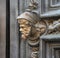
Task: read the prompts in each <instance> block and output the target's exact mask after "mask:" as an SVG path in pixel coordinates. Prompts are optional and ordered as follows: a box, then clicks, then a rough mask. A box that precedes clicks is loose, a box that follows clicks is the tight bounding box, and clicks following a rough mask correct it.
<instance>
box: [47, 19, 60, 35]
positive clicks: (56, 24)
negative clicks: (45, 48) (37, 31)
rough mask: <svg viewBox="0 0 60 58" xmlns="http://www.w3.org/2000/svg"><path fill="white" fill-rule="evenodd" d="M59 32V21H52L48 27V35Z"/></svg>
mask: <svg viewBox="0 0 60 58" xmlns="http://www.w3.org/2000/svg"><path fill="white" fill-rule="evenodd" d="M59 32H60V19H58V20H55V21H53V22H52V23H51V24H50V25H49V26H48V34H53V33H54V34H56V33H59Z"/></svg>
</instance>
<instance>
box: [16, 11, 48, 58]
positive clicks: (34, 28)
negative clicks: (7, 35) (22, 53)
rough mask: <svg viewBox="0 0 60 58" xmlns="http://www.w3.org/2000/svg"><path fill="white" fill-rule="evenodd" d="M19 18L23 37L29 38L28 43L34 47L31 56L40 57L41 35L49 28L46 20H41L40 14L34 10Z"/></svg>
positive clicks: (33, 57) (32, 57)
mask: <svg viewBox="0 0 60 58" xmlns="http://www.w3.org/2000/svg"><path fill="white" fill-rule="evenodd" d="M17 19H18V23H19V26H20V31H21V37H22V38H23V39H25V40H27V43H28V45H29V46H30V47H31V48H32V54H31V58H38V51H39V46H40V45H39V43H40V36H41V35H42V34H44V33H45V32H46V30H47V24H46V22H45V21H44V20H40V17H39V15H37V13H34V12H24V13H23V14H21V15H20V16H18V17H17ZM36 49H37V50H36Z"/></svg>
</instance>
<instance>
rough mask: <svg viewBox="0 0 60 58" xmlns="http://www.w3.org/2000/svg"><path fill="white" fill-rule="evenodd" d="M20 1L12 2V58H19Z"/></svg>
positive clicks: (11, 0)
mask: <svg viewBox="0 0 60 58" xmlns="http://www.w3.org/2000/svg"><path fill="white" fill-rule="evenodd" d="M17 2H18V0H10V58H19V37H18V34H19V33H18V24H17V20H16V17H17V16H18V10H17V9H18V7H17V6H18V3H17Z"/></svg>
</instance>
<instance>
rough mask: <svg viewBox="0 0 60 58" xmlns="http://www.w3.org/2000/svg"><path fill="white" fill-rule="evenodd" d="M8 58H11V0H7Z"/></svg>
mask: <svg viewBox="0 0 60 58" xmlns="http://www.w3.org/2000/svg"><path fill="white" fill-rule="evenodd" d="M6 58H10V0H6Z"/></svg>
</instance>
